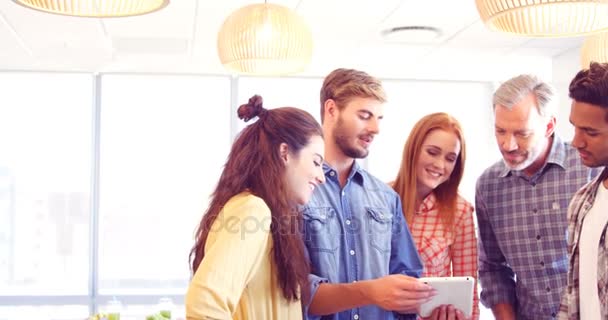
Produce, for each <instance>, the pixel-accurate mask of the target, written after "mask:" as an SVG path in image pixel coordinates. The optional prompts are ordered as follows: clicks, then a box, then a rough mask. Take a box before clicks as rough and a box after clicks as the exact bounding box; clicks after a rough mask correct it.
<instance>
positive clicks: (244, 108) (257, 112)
mask: <svg viewBox="0 0 608 320" xmlns="http://www.w3.org/2000/svg"><path fill="white" fill-rule="evenodd" d="M263 105H264V99H262V97H261V96H259V95H257V94H256V95H254V96H253V97H251V98H249V102H247V103H245V104H242V105H241V106H240V107H239V109H238V111H237V113H238V116H239V118H240V119H242V120H243V121H245V122H247V121H249V120H251V119H253V118H255V117H258V118H261V117H262V116H263V115H264V114H266V112H268V110H266V109H264V106H263Z"/></svg>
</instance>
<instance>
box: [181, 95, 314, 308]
mask: <svg viewBox="0 0 608 320" xmlns="http://www.w3.org/2000/svg"><path fill="white" fill-rule="evenodd" d="M238 115H239V118H241V119H243V120H245V121H248V120H250V119H252V118H256V117H257V118H258V119H257V121H256V122H255V123H253V124H251V125H249V126H247V127H246V128H245V129H244V130H243V131H242V132H241V133H240V134H239V136H238V137H237V138H236V140H235V141H234V143H233V145H232V148H231V151H230V154H229V156H228V160H227V162H226V164H225V166H224V169H223V172H222V174H221V176H220V179H219V182H218V184H217V187H216V189H215V191H214V192H213V195H212V197H211V203H210V205H209V208H208V209H207V212H206V213H205V215H204V216H203V218H202V221H201V222H200V225H199V227H198V230H197V232H196V243H195V245H194V247H193V248H192V251H191V253H190V262H191V267H192V271H193V273H194V276H193V278H192V280H191V283H190V286H189V288H188V293H187V295H186V317H187V319H301V318H302V309H301V300H305V301H306V299H308V296H309V292H308V290H309V289H308V288H309V286H308V280H307V277H308V274H309V272H310V270H309V269H310V267H309V263H308V259H307V257H306V253H305V248H304V244H303V240H302V234H301V224H302V218H301V216H300V214H299V212H298V210H296V208H297V206H299V205H303V204H305V203H306V202H308V200H309V198H310V196H311V194H312V192H313V190H314V188H315V187H316V186H317V185H318V184H320V183H323V182H324V175H323V171H322V163H323V156H322V155H323V151H324V144H323V138H322V130H321V127H320V125H319V124H318V123H317V121H316V120H315V119H314V118H313V117H312V116H311V115H310V114H309V113H307V112H305V111H303V110H300V109H297V108H291V107H283V108H276V109H271V110H267V109H264V108H263V106H262V98H261V97H260V96H253V97H252V98H251V99H249V102H248V103H247V104H244V105H242V106H240V107H239V109H238Z"/></svg>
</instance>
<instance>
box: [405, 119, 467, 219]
mask: <svg viewBox="0 0 608 320" xmlns="http://www.w3.org/2000/svg"><path fill="white" fill-rule="evenodd" d="M438 129H439V130H445V131H447V132H453V133H454V134H456V136H457V137H458V140H460V154H458V158H457V159H456V164H455V165H454V171H452V174H451V175H450V177H449V179H448V180H447V181H445V182H444V183H442V184H440V185H439V186H437V188H435V190H433V193H434V194H435V197H436V198H437V206H438V210H439V216H440V217H441V221H442V222H443V224H444V226H445V227H446V229H447V230H452V222H453V221H454V212H455V211H456V203H457V200H458V186H459V185H460V181H461V180H462V175H463V173H464V162H465V159H466V148H465V142H464V134H463V133H462V127H461V126H460V123H459V122H458V120H456V119H455V118H454V117H452V116H450V115H449V114H447V113H444V112H437V113H432V114H429V115H426V116H424V117H423V118H422V119H420V120H418V122H417V123H416V124H415V125H414V128H413V129H412V131H411V132H410V135H409V137H408V138H407V141H406V142H405V146H404V147H403V156H402V160H401V167H400V168H399V173H398V174H397V178H396V179H395V182H394V183H393V189H394V190H395V191H396V192H397V193H398V194H399V196H400V197H401V201H402V204H403V215H404V216H405V220H406V221H407V223H408V225H411V223H412V219H413V217H414V211H415V210H416V209H417V208H416V207H415V206H416V194H417V191H418V190H417V181H418V176H417V174H416V163H417V162H418V158H419V157H420V152H421V150H422V143H423V142H424V139H425V138H426V136H427V135H428V134H429V133H430V132H431V131H433V130H438Z"/></svg>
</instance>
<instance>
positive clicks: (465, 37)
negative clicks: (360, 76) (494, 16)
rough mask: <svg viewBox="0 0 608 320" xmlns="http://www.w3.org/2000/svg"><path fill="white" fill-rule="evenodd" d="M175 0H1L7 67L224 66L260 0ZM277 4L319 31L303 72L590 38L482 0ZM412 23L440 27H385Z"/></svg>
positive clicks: (484, 59)
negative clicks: (239, 12) (534, 29)
mask: <svg viewBox="0 0 608 320" xmlns="http://www.w3.org/2000/svg"><path fill="white" fill-rule="evenodd" d="M170 1H171V2H170V4H169V5H168V6H167V7H166V8H164V9H162V10H160V11H158V12H154V13H151V14H148V15H143V16H137V17H129V18H109V19H97V18H76V17H67V16H59V15H53V14H47V13H42V12H38V11H34V10H31V9H27V8H25V7H22V6H20V5H17V4H15V3H14V2H13V1H11V0H6V1H0V70H54V71H64V70H70V71H91V72H163V73H164V72H175V73H183V72H187V73H208V74H224V73H226V71H225V70H224V69H223V68H222V66H221V64H220V62H219V58H218V57H217V50H216V41H217V39H216V35H217V33H218V30H219V28H220V26H221V24H222V22H223V20H224V19H225V17H227V16H228V15H229V14H230V13H231V12H232V11H234V10H236V9H237V8H239V7H241V6H244V5H247V4H251V3H255V2H253V1H245V0H223V1H205V0H170ZM272 2H273V3H277V4H282V5H285V6H287V7H289V8H293V9H294V10H295V11H297V12H298V13H299V14H300V15H302V16H303V17H304V19H305V20H306V21H307V22H308V24H309V25H310V27H311V29H312V32H313V39H314V42H315V48H314V56H313V61H312V63H311V65H310V66H309V68H308V69H307V70H306V71H305V72H304V74H319V75H322V74H325V73H327V72H328V71H329V70H332V69H334V68H336V67H339V66H347V67H353V68H362V69H365V70H374V71H377V72H380V73H384V74H386V75H388V76H391V77H397V78H399V77H400V75H403V73H404V72H409V71H411V70H425V72H431V71H432V70H433V68H436V69H437V70H439V69H441V70H443V69H446V68H449V69H454V68H456V69H454V70H456V71H457V72H465V70H467V68H469V67H470V66H476V67H481V68H484V66H485V64H484V63H487V65H488V67H491V66H494V67H498V66H499V65H501V64H502V63H501V62H502V61H523V60H521V59H528V61H550V60H551V59H552V58H553V57H556V56H559V55H561V54H563V53H565V52H568V51H571V50H575V49H576V48H578V47H580V45H581V44H582V39H581V38H566V39H529V38H521V37H515V36H509V35H505V34H500V33H496V32H492V31H489V30H488V29H487V28H486V27H485V26H484V25H483V23H482V22H481V21H480V19H479V16H478V14H477V10H476V8H475V3H474V0H375V1H372V0H276V1H272ZM405 25H424V26H432V27H436V28H439V29H440V30H441V34H440V35H438V36H435V37H434V36H432V34H431V37H424V38H420V37H419V36H420V32H413V33H412V32H410V33H409V34H395V35H393V36H391V37H383V36H382V35H381V33H382V31H383V30H386V29H390V28H393V27H399V26H405ZM518 59H520V60H518ZM530 59H531V60H530ZM539 59H540V60H539ZM459 65H462V66H466V68H465V67H462V68H461V69H458V66H459ZM529 65H533V63H530V64H529ZM411 74H412V73H411V72H410V75H411Z"/></svg>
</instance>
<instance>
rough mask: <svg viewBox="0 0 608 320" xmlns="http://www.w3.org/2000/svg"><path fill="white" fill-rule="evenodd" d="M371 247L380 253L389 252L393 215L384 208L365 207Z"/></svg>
mask: <svg viewBox="0 0 608 320" xmlns="http://www.w3.org/2000/svg"><path fill="white" fill-rule="evenodd" d="M365 209H366V211H367V219H366V222H367V226H368V229H367V231H368V233H369V237H370V239H371V245H372V247H373V248H374V249H376V250H378V251H379V252H381V253H388V252H390V251H391V239H392V230H393V214H392V213H391V212H390V211H389V210H387V209H386V208H377V207H366V208H365Z"/></svg>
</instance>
